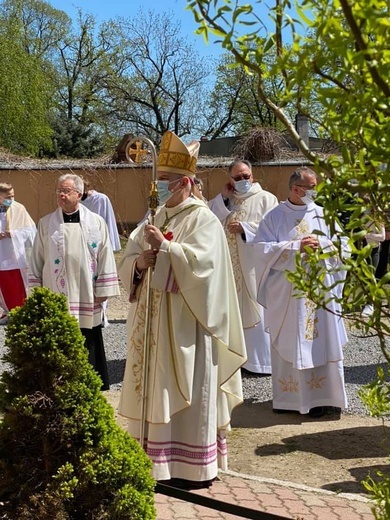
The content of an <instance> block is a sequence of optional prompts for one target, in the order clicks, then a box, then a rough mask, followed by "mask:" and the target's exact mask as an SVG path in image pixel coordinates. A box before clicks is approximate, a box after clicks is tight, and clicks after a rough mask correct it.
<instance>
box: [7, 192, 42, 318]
mask: <svg viewBox="0 0 390 520" xmlns="http://www.w3.org/2000/svg"><path fill="white" fill-rule="evenodd" d="M36 232H37V228H36V226H35V222H34V221H33V219H32V218H31V217H30V215H29V214H28V212H27V210H26V208H25V207H24V206H23V205H22V204H20V203H19V202H16V200H15V194H14V189H13V187H12V185H11V184H9V183H8V182H0V305H1V307H2V309H3V310H4V314H3V315H2V316H1V317H0V325H5V324H6V323H8V312H9V311H10V310H12V309H14V308H15V307H19V306H21V305H23V303H24V300H25V299H26V296H27V292H28V269H27V265H28V259H29V256H30V252H31V247H32V244H33V242H34V237H35V234H36Z"/></svg>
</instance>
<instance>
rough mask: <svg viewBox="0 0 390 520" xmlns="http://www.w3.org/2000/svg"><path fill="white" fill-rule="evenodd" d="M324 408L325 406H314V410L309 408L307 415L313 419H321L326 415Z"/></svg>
mask: <svg viewBox="0 0 390 520" xmlns="http://www.w3.org/2000/svg"><path fill="white" fill-rule="evenodd" d="M325 408H326V407H325V406H316V407H315V408H310V410H309V413H308V415H309V417H312V418H313V419H318V418H319V417H323V416H324V415H325V414H326V411H325Z"/></svg>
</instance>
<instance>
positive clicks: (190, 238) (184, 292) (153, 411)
mask: <svg viewBox="0 0 390 520" xmlns="http://www.w3.org/2000/svg"><path fill="white" fill-rule="evenodd" d="M167 220H169V223H168V228H167V231H168V232H170V233H172V235H173V237H172V236H170V237H169V238H170V239H171V240H164V242H163V244H162V246H161V248H160V250H159V253H158V255H157V261H156V266H155V269H154V273H153V275H152V279H151V287H150V302H151V316H152V319H151V323H150V329H149V330H150V342H149V346H148V348H149V363H148V367H149V370H148V385H147V392H146V395H147V401H146V425H145V436H146V439H145V443H144V444H145V449H146V452H147V453H148V455H149V456H150V458H151V460H152V461H153V475H154V477H155V478H156V479H157V480H168V479H170V478H183V479H187V480H195V481H204V480H211V479H213V478H214V477H215V476H216V475H217V471H218V467H222V468H226V466H227V462H226V455H227V453H226V435H225V432H226V431H227V430H229V429H230V419H231V412H232V410H233V408H234V407H235V406H236V405H238V404H240V403H241V402H242V386H241V375H240V370H239V369H240V367H241V366H242V365H243V364H244V362H245V360H246V357H245V344H244V338H243V334H242V324H241V318H240V312H239V307H238V302H237V295H236V292H235V290H234V279H233V272H232V267H231V262H230V257H229V251H228V248H227V244H226V238H225V235H224V232H223V229H222V227H221V224H220V222H219V221H218V219H217V218H216V217H215V215H213V213H212V212H211V211H210V210H209V209H208V208H207V206H205V204H204V203H203V202H201V201H200V200H198V199H194V198H189V199H187V200H186V201H185V202H183V203H181V204H180V205H178V206H176V207H174V208H166V207H165V206H163V207H161V208H160V209H159V210H158V212H157V215H156V217H155V225H156V226H157V227H159V228H161V227H162V226H163V223H164V221H167ZM144 227H145V224H141V225H139V226H138V227H137V228H136V229H135V230H134V231H133V233H132V234H131V235H130V238H129V241H128V244H127V247H126V250H125V254H124V257H123V260H122V262H121V265H120V267H119V275H120V278H121V280H122V282H123V284H124V286H125V288H126V289H127V290H128V291H129V292H131V291H132V284H133V276H134V269H135V263H136V260H137V257H138V256H139V254H140V253H141V252H142V251H143V250H145V249H148V247H149V246H148V244H147V243H146V242H145V241H144ZM146 285H147V284H146V279H145V278H144V280H143V283H142V284H141V285H140V286H139V287H138V290H137V300H136V301H135V302H134V303H132V304H131V305H130V310H129V316H128V320H127V323H128V339H129V346H128V354H127V362H126V371H125V377H124V381H123V387H122V392H121V398H120V403H119V413H120V414H121V415H124V416H126V417H128V418H129V432H130V433H131V435H132V436H134V437H135V438H138V439H139V434H140V413H141V387H142V368H143V363H144V350H143V347H144V333H145V300H146V295H147V287H146Z"/></svg>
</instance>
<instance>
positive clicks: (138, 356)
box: [129, 283, 162, 402]
mask: <svg viewBox="0 0 390 520" xmlns="http://www.w3.org/2000/svg"><path fill="white" fill-rule="evenodd" d="M161 297H162V291H157V290H153V291H151V295H150V306H151V323H150V334H149V361H150V362H149V367H150V366H151V360H152V359H153V358H154V357H155V352H156V345H157V338H156V331H157V330H158V309H159V306H160V301H161ZM145 321H146V283H143V285H142V288H141V292H140V297H139V302H138V308H137V312H136V315H135V320H134V324H133V330H132V335H131V338H130V342H129V351H130V353H131V359H132V363H133V364H132V366H131V371H132V374H133V384H134V388H135V392H136V395H137V400H138V402H141V399H142V372H143V364H144V348H145V346H144V341H145V335H144V334H145Z"/></svg>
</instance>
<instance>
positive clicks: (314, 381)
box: [306, 372, 326, 390]
mask: <svg viewBox="0 0 390 520" xmlns="http://www.w3.org/2000/svg"><path fill="white" fill-rule="evenodd" d="M325 381H326V377H319V376H316V375H315V373H314V372H312V373H311V377H310V379H309V381H306V384H307V385H309V387H310V389H311V390H314V389H321V388H324V386H325V385H324V384H323V383H324V382H325Z"/></svg>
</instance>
